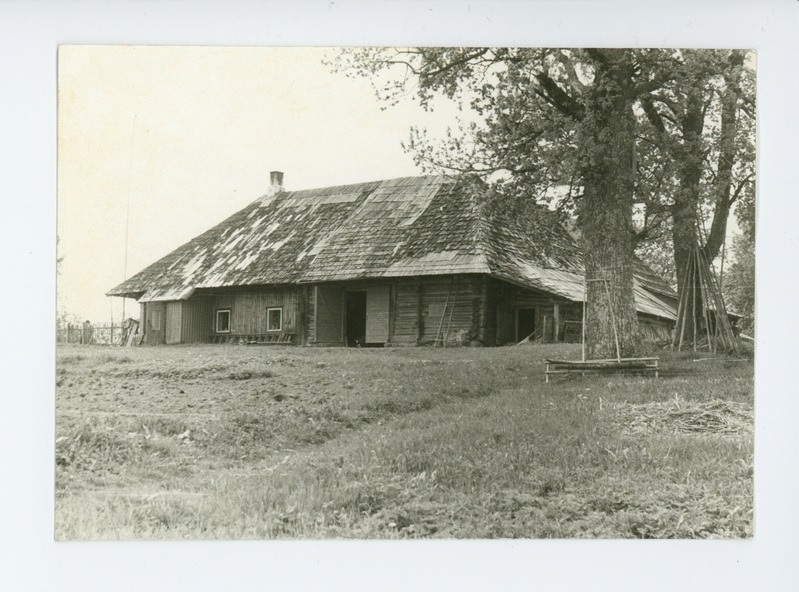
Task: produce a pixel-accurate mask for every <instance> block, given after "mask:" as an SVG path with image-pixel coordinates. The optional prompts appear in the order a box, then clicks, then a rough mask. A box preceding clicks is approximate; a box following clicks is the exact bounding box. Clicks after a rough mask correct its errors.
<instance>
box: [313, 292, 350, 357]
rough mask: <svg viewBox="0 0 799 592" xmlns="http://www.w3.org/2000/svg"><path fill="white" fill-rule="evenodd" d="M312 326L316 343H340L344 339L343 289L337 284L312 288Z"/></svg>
mask: <svg viewBox="0 0 799 592" xmlns="http://www.w3.org/2000/svg"><path fill="white" fill-rule="evenodd" d="M314 320H315V322H314V328H315V333H316V335H315V337H316V339H315V341H316V343H329V344H331V345H332V344H336V345H338V344H341V343H343V341H344V289H343V288H340V287H337V286H316V287H315V288H314Z"/></svg>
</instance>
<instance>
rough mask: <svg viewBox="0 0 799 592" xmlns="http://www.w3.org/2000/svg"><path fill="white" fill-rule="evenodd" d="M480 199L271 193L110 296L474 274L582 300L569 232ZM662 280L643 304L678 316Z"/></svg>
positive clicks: (477, 190) (370, 191)
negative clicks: (531, 224)
mask: <svg viewBox="0 0 799 592" xmlns="http://www.w3.org/2000/svg"><path fill="white" fill-rule="evenodd" d="M485 195H486V189H485V186H483V185H482V184H481V183H479V182H477V181H474V180H472V179H469V178H463V177H459V178H452V177H447V176H443V175H436V176H424V177H404V178H399V179H390V180H386V181H375V182H370V183H360V184H356V185H342V186H336V187H326V188H322V189H310V190H304V191H291V192H281V193H278V194H276V195H273V196H264V197H262V198H259V199H257V200H256V201H254V202H253V203H251V204H250V205H248V206H247V207H245V208H244V209H242V210H241V211H239V212H237V213H235V214H233V215H232V216H231V217H229V218H228V219H227V220H225V221H223V222H222V223H220V224H218V225H216V226H214V227H213V228H211V229H210V230H208V231H207V232H204V233H203V234H201V235H200V236H198V237H196V238H194V239H193V240H191V241H189V242H188V243H186V244H185V245H183V246H181V247H179V248H178V249H176V250H175V251H173V252H172V253H170V254H168V255H167V256H166V257H163V258H162V259H160V260H159V261H157V262H156V263H153V264H152V265H150V266H149V267H147V268H146V269H144V270H143V271H141V272H139V273H137V274H136V275H134V276H133V277H131V278H130V279H128V280H127V281H125V282H123V283H122V284H120V285H118V286H116V287H115V288H113V289H112V290H111V291H110V292H108V295H109V296H126V297H130V298H137V299H139V300H140V301H145V302H147V301H155V300H181V299H185V298H188V297H189V296H191V294H193V293H194V291H195V290H197V289H202V288H219V287H229V286H248V285H251V286H252V285H280V284H283V285H285V284H297V283H318V282H328V281H342V280H356V279H365V278H396V277H403V276H426V275H443V274H467V273H475V274H489V275H492V276H494V277H497V278H500V279H504V280H507V281H510V282H512V283H515V284H518V285H521V286H526V287H530V288H534V289H538V290H543V291H545V292H548V293H551V294H554V295H558V296H562V297H564V298H568V299H570V300H575V301H581V300H582V297H583V296H582V294H583V280H582V276H583V272H582V257H581V254H580V251H579V249H578V247H577V245H576V244H575V243H574V241H573V240H572V239H571V237H570V236H569V235H568V234H567V233H566V231H565V230H563V231H560V230H557V229H555V228H547V229H542V230H541V231H538V232H535V233H531V232H529V231H527V232H525V229H523V228H521V227H520V225H519V224H518V222H517V221H515V220H512V219H509V217H503V216H499V217H498V216H496V215H490V216H489V215H488V213H487V211H488V210H487V208H486V207H485ZM502 218H508V219H502ZM639 276H640V277H639ZM657 280H658V278H657V276H656V275H654V274H652V273H651V271H649V270H648V269H647V268H646V267H645V266H643V265H642V269H641V270H636V286H635V292H636V302H637V307H638V309H639V311H641V312H645V313H648V314H653V315H656V316H660V317H665V318H672V319H673V318H674V310H673V307H672V306H670V305H668V304H666V303H665V302H662V301H661V299H660V298H658V297H657V295H656V294H654V293H653V292H661V294H663V295H672V294H673V292H671V290H670V288H668V286H667V285H666V284H665V282H662V281H661V284H662V285H660V284H658V283H657ZM645 288H646V289H645Z"/></svg>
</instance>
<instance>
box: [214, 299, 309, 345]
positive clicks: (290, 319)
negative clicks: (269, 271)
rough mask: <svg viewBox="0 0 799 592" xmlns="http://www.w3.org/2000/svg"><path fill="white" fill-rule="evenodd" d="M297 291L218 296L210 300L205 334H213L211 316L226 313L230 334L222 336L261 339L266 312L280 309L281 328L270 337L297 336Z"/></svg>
mask: <svg viewBox="0 0 799 592" xmlns="http://www.w3.org/2000/svg"><path fill="white" fill-rule="evenodd" d="M300 290H301V288H295V287H268V288H254V289H247V290H240V291H229V292H218V293H216V294H214V296H213V304H212V306H210V307H208V313H210V317H211V318H210V321H211V322H210V325H209V326H208V333H209V334H210V333H215V332H216V326H215V322H216V321H215V315H216V311H218V310H225V309H230V332H229V333H225V335H230V336H231V337H233V336H238V335H265V334H267V333H268V332H269V331H268V327H267V318H266V317H267V310H268V309H269V308H280V309H281V310H282V311H283V313H282V319H283V326H282V328H281V330H280V331H276V332H274V333H294V334H296V333H301V332H302V331H301V330H302V328H301V327H300V326H299V324H298V319H299V311H298V303H299V295H298V292H299V291H300Z"/></svg>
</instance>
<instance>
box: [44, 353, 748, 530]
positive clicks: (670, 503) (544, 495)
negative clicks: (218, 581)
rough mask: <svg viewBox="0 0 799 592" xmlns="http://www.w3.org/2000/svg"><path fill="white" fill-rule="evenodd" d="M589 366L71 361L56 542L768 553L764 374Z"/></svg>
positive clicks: (230, 357)
mask: <svg viewBox="0 0 799 592" xmlns="http://www.w3.org/2000/svg"><path fill="white" fill-rule="evenodd" d="M659 355H660V356H661V360H662V361H661V364H662V365H663V367H664V374H665V376H663V377H662V378H661V379H659V380H654V379H652V378H640V377H634V376H629V377H618V376H593V377H586V378H584V379H581V378H567V379H562V380H557V381H555V382H553V383H550V384H544V380H543V368H544V367H543V360H544V359H545V358H547V357H572V358H577V357H579V349H578V348H575V347H574V346H569V345H560V346H535V345H531V346H518V347H508V348H491V349H471V348H461V349H429V348H407V349H406V348H402V349H400V348H387V349H379V350H368V349H361V350H353V349H329V350H326V349H302V348H287V347H242V346H210V345H209V346H174V347H162V348H136V349H119V348H117V349H113V348H99V347H98V348H94V347H91V348H87V347H77V346H73V347H63V348H60V349H59V351H58V354H57V369H56V380H57V390H56V415H57V420H56V508H55V510H56V520H55V522H56V537H57V538H59V539H119V538H122V539H136V538H159V539H160V538H167V539H180V538H213V539H218V538H235V539H238V538H331V537H339V538H412V537H451V538H455V537H457V538H463V537H468V538H495V537H503V538H509V537H559V538H560V537H623V538H633V537H657V538H667V537H681V538H686V537H690V538H693V537H725V538H730V537H749V536H752V530H753V516H752V508H753V504H752V501H753V500H752V490H753V433H752V432H753V421H752V417H753V393H752V386H753V380H752V364H751V362H748V361H743V362H742V361H734V360H730V359H726V358H719V359H709V360H703V361H694V360H695V359H696V358H697V357H698V356H697V355H696V354H693V353H690V354H688V353H681V354H674V353H671V352H660V353H659Z"/></svg>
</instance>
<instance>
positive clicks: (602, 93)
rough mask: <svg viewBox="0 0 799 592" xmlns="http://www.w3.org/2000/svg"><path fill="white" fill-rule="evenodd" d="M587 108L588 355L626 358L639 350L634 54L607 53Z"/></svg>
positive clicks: (583, 210) (583, 218) (582, 215)
mask: <svg viewBox="0 0 799 592" xmlns="http://www.w3.org/2000/svg"><path fill="white" fill-rule="evenodd" d="M600 55H601V56H604V58H605V59H602V60H600V61H599V62H598V63H597V69H596V74H595V76H596V77H595V81H594V85H593V87H592V91H591V94H590V97H589V100H588V101H587V103H586V119H585V121H584V123H586V124H588V125H585V126H584V129H585V132H584V134H585V137H584V138H582V140H583V141H582V146H583V151H584V154H583V179H584V183H585V192H584V196H583V199H582V203H581V205H580V210H579V217H578V222H579V224H580V227H581V229H582V237H583V250H584V253H585V255H584V257H585V274H586V283H587V294H586V299H587V303H586V306H587V311H586V333H585V340H586V353H587V356H588V357H589V358H613V357H616V351H617V350H616V348H617V343H618V347H619V349H620V352H621V355H622V357H628V356H632V355H635V354H636V353H637V350H638V347H639V345H640V335H639V332H638V317H637V314H636V309H635V296H634V291H633V260H634V259H633V256H634V251H633V248H634V244H633V225H632V205H633V181H634V177H633V170H634V167H633V164H634V163H633V152H634V150H633V148H634V143H635V119H634V114H633V110H632V97H631V93H630V88H631V85H632V79H633V67H632V64H631V62H630V57H629V52H625V51H623V50H602V52H601V54H600Z"/></svg>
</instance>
